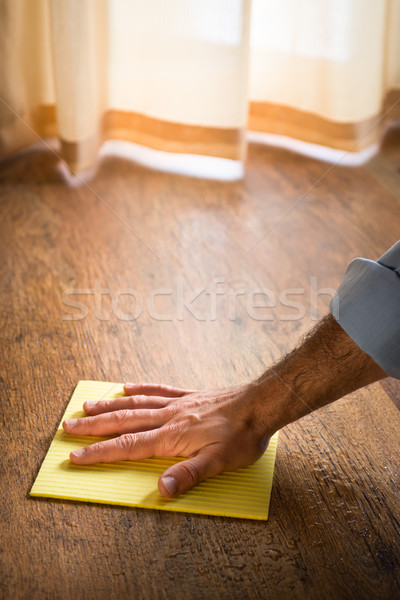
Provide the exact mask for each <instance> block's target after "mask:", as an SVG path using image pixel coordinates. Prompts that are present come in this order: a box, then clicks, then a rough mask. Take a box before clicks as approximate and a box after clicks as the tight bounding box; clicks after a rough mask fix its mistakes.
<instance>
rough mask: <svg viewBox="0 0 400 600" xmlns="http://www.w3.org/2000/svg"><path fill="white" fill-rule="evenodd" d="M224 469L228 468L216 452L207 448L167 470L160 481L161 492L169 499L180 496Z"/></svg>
mask: <svg viewBox="0 0 400 600" xmlns="http://www.w3.org/2000/svg"><path fill="white" fill-rule="evenodd" d="M224 468H226V467H225V465H224V464H223V461H222V460H221V459H220V458H218V456H217V455H216V454H215V450H210V449H209V448H205V449H203V450H200V451H199V452H198V454H196V455H195V456H193V457H192V458H190V459H188V460H184V461H182V462H179V463H177V464H175V465H174V466H173V467H170V468H169V469H167V470H166V471H165V472H164V473H163V474H162V476H161V477H160V479H159V481H158V489H159V492H160V494H161V495H162V496H166V497H167V498H173V497H176V496H179V495H180V494H183V493H184V492H187V491H188V490H191V489H192V488H193V487H194V486H195V485H197V484H198V483H200V482H201V481H204V479H207V477H212V476H214V475H218V474H219V473H222V471H223V470H224Z"/></svg>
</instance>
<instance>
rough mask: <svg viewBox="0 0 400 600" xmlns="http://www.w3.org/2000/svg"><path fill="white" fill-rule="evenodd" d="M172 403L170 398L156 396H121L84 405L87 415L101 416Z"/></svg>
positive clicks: (159, 406) (89, 401) (160, 406)
mask: <svg viewBox="0 0 400 600" xmlns="http://www.w3.org/2000/svg"><path fill="white" fill-rule="evenodd" d="M169 402H171V399H170V398H165V397H158V398H157V397H154V396H145V395H142V396H121V397H120V398H115V400H99V401H98V402H93V401H91V400H87V401H86V402H85V403H84V405H83V410H84V411H85V413H86V414H87V415H91V416H93V415H100V414H102V413H107V412H113V411H115V410H125V409H135V408H164V407H165V406H167V405H168V403H169Z"/></svg>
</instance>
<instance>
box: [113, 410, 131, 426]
mask: <svg viewBox="0 0 400 600" xmlns="http://www.w3.org/2000/svg"><path fill="white" fill-rule="evenodd" d="M129 415H130V413H129V410H128V409H122V410H117V411H115V412H114V413H113V419H114V422H115V423H116V424H117V425H122V424H123V423H125V422H126V421H127V420H128V418H129Z"/></svg>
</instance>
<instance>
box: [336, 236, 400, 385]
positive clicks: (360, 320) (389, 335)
mask: <svg viewBox="0 0 400 600" xmlns="http://www.w3.org/2000/svg"><path fill="white" fill-rule="evenodd" d="M329 308H330V311H331V313H332V315H333V316H334V318H335V319H336V321H337V322H338V323H339V325H340V326H341V327H342V328H343V329H344V330H345V331H346V333H347V334H348V335H349V336H350V337H351V338H352V340H353V341H354V342H355V343H356V344H357V345H358V346H359V347H360V348H361V350H363V351H364V352H366V353H367V354H369V356H371V358H372V359H373V360H374V361H375V362H376V363H377V364H378V365H379V366H380V367H381V368H382V369H383V370H384V371H385V372H386V373H387V374H388V375H390V376H392V377H396V378H397V379H400V241H399V242H397V243H396V244H395V245H394V246H393V247H392V248H390V250H388V251H387V252H386V253H385V254H384V255H383V256H381V258H379V259H378V261H376V262H374V261H372V260H367V259H365V258H356V259H355V260H353V261H352V262H351V263H350V265H349V266H348V268H347V271H346V274H345V276H344V279H343V281H342V283H341V285H340V287H339V289H338V290H337V292H336V294H335V296H334V297H333V298H332V300H331V303H330V306H329Z"/></svg>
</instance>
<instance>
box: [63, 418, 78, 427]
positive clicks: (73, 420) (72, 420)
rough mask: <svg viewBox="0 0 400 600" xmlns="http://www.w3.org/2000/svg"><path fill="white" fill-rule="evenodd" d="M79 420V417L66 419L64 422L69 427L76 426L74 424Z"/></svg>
mask: <svg viewBox="0 0 400 600" xmlns="http://www.w3.org/2000/svg"><path fill="white" fill-rule="evenodd" d="M77 422H78V419H67V420H66V421H64V423H65V425H66V426H67V427H74V425H76V424H77Z"/></svg>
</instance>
